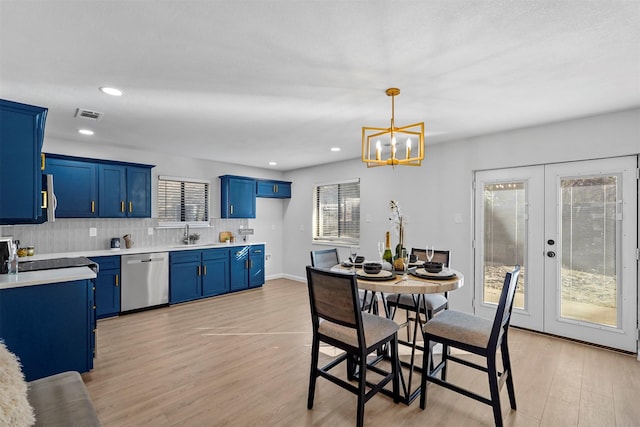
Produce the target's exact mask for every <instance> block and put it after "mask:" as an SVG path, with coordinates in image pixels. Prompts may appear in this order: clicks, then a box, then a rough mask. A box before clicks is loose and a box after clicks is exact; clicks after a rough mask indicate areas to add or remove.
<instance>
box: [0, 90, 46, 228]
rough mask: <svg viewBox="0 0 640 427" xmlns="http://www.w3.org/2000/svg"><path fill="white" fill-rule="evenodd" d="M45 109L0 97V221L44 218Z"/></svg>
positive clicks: (12, 222)
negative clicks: (43, 157) (42, 157)
mask: <svg viewBox="0 0 640 427" xmlns="http://www.w3.org/2000/svg"><path fill="white" fill-rule="evenodd" d="M47 111H48V110H47V109H46V108H43V107H36V106H33V105H27V104H21V103H17V102H13V101H7V100H3V99H0V224H24V223H38V222H43V220H44V219H43V215H42V213H43V206H44V204H43V198H44V197H43V196H44V195H43V193H42V191H43V188H42V159H41V152H42V144H43V142H44V126H45V122H46V118H47Z"/></svg>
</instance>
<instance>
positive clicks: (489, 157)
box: [284, 109, 640, 312]
mask: <svg viewBox="0 0 640 427" xmlns="http://www.w3.org/2000/svg"><path fill="white" fill-rule="evenodd" d="M354 143H358V142H357V140H354ZM638 153H640V109H632V110H625V111H621V112H615V113H611V114H604V115H598V116H593V117H587V118H582V119H577V120H571V121H566V122H558V123H552V124H547V125H543V126H536V127H530V128H524V129H518V130H514V131H509V132H503V133H498V134H492V135H486V136H480V137H476V138H470V139H465V140H460V141H454V142H447V143H442V144H437V145H428V146H427V147H426V160H425V162H424V163H423V165H422V167H417V168H416V167H397V168H395V169H392V168H390V167H381V168H370V169H367V168H366V166H365V165H364V164H363V163H362V162H361V161H360V160H352V161H346V162H341V163H334V164H330V165H324V166H317V167H312V168H305V169H300V170H296V171H292V172H289V173H287V174H285V177H286V179H287V180H290V181H293V182H294V184H293V185H294V187H293V198H292V199H291V201H290V202H289V203H288V205H287V206H286V208H285V211H284V228H285V230H286V232H285V235H284V248H285V249H284V250H285V259H284V273H285V275H286V276H287V277H291V278H295V279H299V280H303V278H304V275H305V273H304V267H305V266H306V265H308V264H309V263H310V259H309V251H310V250H312V249H314V246H313V245H312V243H311V240H312V228H311V227H312V209H313V205H312V188H313V185H314V184H316V183H323V182H332V181H337V180H342V179H347V178H360V180H361V181H360V182H361V194H360V197H361V230H360V234H361V245H360V246H361V253H363V254H365V255H367V256H369V257H377V256H378V255H377V250H376V242H377V241H379V240H383V238H384V233H385V231H387V230H391V226H390V223H389V221H388V217H389V214H390V210H389V201H390V200H391V199H395V200H397V201H398V202H399V203H400V205H401V207H402V209H403V211H404V214H405V216H406V218H407V220H408V224H407V227H406V231H405V240H406V244H405V246H407V247H412V246H420V247H423V246H424V245H425V244H427V243H428V244H433V245H435V246H436V247H439V248H448V249H450V250H451V251H452V265H453V267H454V268H456V269H457V270H460V271H461V272H462V273H463V274H464V275H465V286H464V288H462V289H460V290H458V291H455V292H452V293H450V303H451V306H452V307H453V308H456V309H458V310H463V311H467V312H472V311H473V310H472V298H473V251H472V247H471V245H472V238H473V224H472V220H473V218H472V209H473V204H472V197H473V190H472V180H473V173H474V171H476V170H482V169H495V168H504V167H512V166H523V165H534V164H543V163H554V162H564V161H572V160H584V159H594V158H604V157H614V156H621V155H629V154H638ZM456 215H459V217H460V220H461V221H460V222H459V223H456V221H455V218H456ZM393 240H395V242H392V246H395V244H396V243H397V236H394V234H392V241H393ZM346 252H347V250H346V249H342V251H341V254H342V255H343V256H346Z"/></svg>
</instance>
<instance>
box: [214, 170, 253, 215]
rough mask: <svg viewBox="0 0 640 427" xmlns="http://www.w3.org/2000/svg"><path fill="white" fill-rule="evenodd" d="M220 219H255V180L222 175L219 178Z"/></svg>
mask: <svg viewBox="0 0 640 427" xmlns="http://www.w3.org/2000/svg"><path fill="white" fill-rule="evenodd" d="M220 216H221V218H255V217H256V180H255V179H253V178H247V177H241V176H233V175H223V176H221V177H220Z"/></svg>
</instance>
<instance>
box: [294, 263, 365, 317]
mask: <svg viewBox="0 0 640 427" xmlns="http://www.w3.org/2000/svg"><path fill="white" fill-rule="evenodd" d="M307 282H308V285H309V298H310V302H311V315H312V317H313V316H318V317H321V318H323V319H326V320H329V321H331V322H335V323H338V324H340V325H343V326H348V327H351V328H356V327H357V326H358V324H359V323H361V322H362V320H361V312H360V309H359V305H360V300H359V298H358V284H357V280H356V276H355V275H353V274H342V273H333V272H329V271H326V270H319V269H317V268H313V267H307Z"/></svg>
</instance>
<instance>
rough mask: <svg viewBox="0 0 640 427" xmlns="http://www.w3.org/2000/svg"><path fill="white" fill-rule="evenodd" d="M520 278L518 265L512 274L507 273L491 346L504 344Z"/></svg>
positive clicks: (490, 342)
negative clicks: (503, 340)
mask: <svg viewBox="0 0 640 427" xmlns="http://www.w3.org/2000/svg"><path fill="white" fill-rule="evenodd" d="M519 276H520V266H519V265H516V266H515V268H514V269H513V271H512V272H510V273H507V274H506V275H505V278H504V284H503V285H502V292H501V293H500V300H499V302H498V308H497V310H496V317H495V318H494V320H493V326H492V329H491V337H490V338H489V346H495V347H497V346H498V345H499V344H500V343H501V342H502V337H503V335H504V334H505V332H506V331H507V329H508V328H509V322H510V321H511V312H512V310H513V300H514V297H515V294H516V288H517V287H518V277H519Z"/></svg>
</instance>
